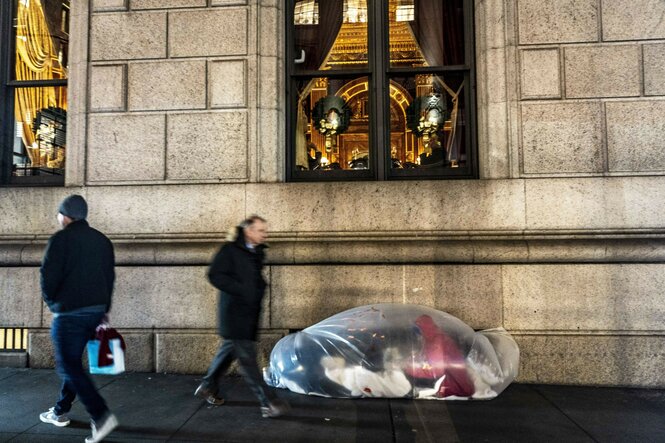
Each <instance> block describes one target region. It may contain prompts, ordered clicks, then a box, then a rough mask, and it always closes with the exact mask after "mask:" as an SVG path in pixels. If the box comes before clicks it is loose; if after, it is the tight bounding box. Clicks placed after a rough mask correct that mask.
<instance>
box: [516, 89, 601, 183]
mask: <svg viewBox="0 0 665 443" xmlns="http://www.w3.org/2000/svg"><path fill="white" fill-rule="evenodd" d="M522 143H523V150H524V152H523V156H524V159H523V162H524V163H523V167H524V172H525V173H530V174H533V173H535V174H547V173H560V172H573V173H584V172H601V171H602V170H603V156H602V115H601V107H600V103H598V102H557V103H546V104H526V103H525V104H523V105H522Z"/></svg>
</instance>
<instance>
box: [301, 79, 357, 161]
mask: <svg viewBox="0 0 665 443" xmlns="http://www.w3.org/2000/svg"><path fill="white" fill-rule="evenodd" d="M369 86H370V85H369V81H368V78H367V77H359V78H355V79H352V80H348V79H344V80H343V79H333V78H325V77H323V78H315V79H311V80H302V81H300V82H299V83H298V85H297V87H298V103H297V117H296V125H295V126H296V127H295V131H296V134H295V153H296V155H295V165H296V169H297V170H309V171H315V170H317V171H327V170H334V169H369V167H370V157H369V152H370V149H369V146H370V140H369V127H370V126H369V125H370V112H369V111H370V110H369Z"/></svg>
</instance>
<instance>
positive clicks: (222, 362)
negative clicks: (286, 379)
mask: <svg viewBox="0 0 665 443" xmlns="http://www.w3.org/2000/svg"><path fill="white" fill-rule="evenodd" d="M236 358H237V359H238V363H240V372H241V373H242V376H243V378H244V380H245V382H246V383H247V384H248V385H249V388H250V389H251V390H252V392H253V393H254V395H256V397H257V398H258V399H259V402H261V406H268V405H269V404H270V400H271V399H273V398H274V394H273V393H272V391H270V390H269V389H268V387H267V386H266V387H265V388H264V385H263V381H262V377H261V374H260V373H259V368H258V364H257V363H256V342H254V341H252V340H230V339H224V342H223V343H222V346H220V348H219V351H217V355H215V358H213V360H212V363H210V368H208V373H207V374H206V375H205V377H203V382H202V384H203V385H204V386H205V387H206V388H208V389H209V390H211V391H212V392H215V393H219V379H220V377H221V376H222V375H223V374H224V372H225V371H226V370H227V369H228V368H229V366H231V363H233V360H235V359H236Z"/></svg>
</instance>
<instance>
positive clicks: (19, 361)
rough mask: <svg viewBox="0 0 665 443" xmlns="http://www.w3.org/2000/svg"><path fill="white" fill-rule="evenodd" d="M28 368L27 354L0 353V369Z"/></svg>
mask: <svg viewBox="0 0 665 443" xmlns="http://www.w3.org/2000/svg"><path fill="white" fill-rule="evenodd" d="M26 367H28V353H27V352H0V368H26Z"/></svg>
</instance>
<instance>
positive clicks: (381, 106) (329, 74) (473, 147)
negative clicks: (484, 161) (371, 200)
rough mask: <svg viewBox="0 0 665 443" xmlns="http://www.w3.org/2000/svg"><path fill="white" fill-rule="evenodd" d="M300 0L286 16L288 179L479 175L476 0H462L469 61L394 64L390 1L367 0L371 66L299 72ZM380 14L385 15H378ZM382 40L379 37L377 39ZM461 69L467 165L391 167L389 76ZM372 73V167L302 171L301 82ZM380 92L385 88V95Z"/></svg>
mask: <svg viewBox="0 0 665 443" xmlns="http://www.w3.org/2000/svg"><path fill="white" fill-rule="evenodd" d="M296 1H297V0H288V1H287V2H286V11H285V14H284V18H285V20H286V24H285V29H286V32H285V43H286V48H285V49H286V59H285V60H286V62H285V67H284V73H285V77H286V78H285V83H286V87H285V93H286V94H285V95H286V115H285V120H286V134H285V135H286V155H285V159H286V180H287V181H289V182H312V181H317V182H318V181H320V182H326V181H342V180H343V181H357V180H373V181H384V180H422V179H427V180H450V179H477V178H478V173H479V167H478V135H477V132H478V129H477V120H476V118H477V102H476V92H475V91H476V68H475V66H476V63H475V26H474V19H473V18H474V5H473V1H472V0H462V1H463V8H464V55H465V64H464V65H448V66H439V67H422V68H408V67H400V68H391V67H390V54H389V49H390V48H389V39H388V35H389V26H390V23H389V17H388V14H389V12H388V8H387V7H386V6H387V3H388V1H389V0H379V1H373V0H367V4H368V7H367V8H368V11H367V13H368V19H367V33H368V41H367V47H368V66H367V67H366V68H364V69H348V70H341V69H340V70H326V71H321V70H316V71H296V69H295V65H294V64H293V60H295V58H296V54H295V45H294V38H295V26H296V25H295V24H294V14H293V13H294V7H295V3H296ZM376 17H381V20H376ZM377 41H378V42H379V43H378V44H377ZM446 73H448V74H450V73H455V74H460V75H462V76H463V79H464V82H465V87H464V103H465V107H464V109H465V119H466V125H465V131H466V133H465V136H466V140H467V144H466V155H467V159H466V166H465V167H459V168H449V167H448V168H436V169H429V168H422V169H421V168H416V169H405V170H399V169H392V168H391V162H390V161H388V159H389V158H390V144H389V143H386V141H387V140H390V115H389V114H390V106H389V103H390V96H389V94H390V89H389V86H390V79H391V78H392V77H395V76H399V75H404V76H411V75H416V74H438V75H444V74H446ZM362 76H367V77H368V80H369V82H370V91H369V100H370V118H371V121H372V123H371V124H370V133H369V134H368V139H369V153H370V158H369V165H370V169H368V170H328V171H302V170H297V169H296V168H295V155H296V153H295V127H296V124H295V123H296V121H297V116H296V112H297V109H296V106H295V105H294V104H295V102H296V100H297V98H298V88H297V83H298V81H302V80H307V79H312V78H317V77H326V78H354V77H362ZM379 91H382V93H381V96H380V93H379Z"/></svg>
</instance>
